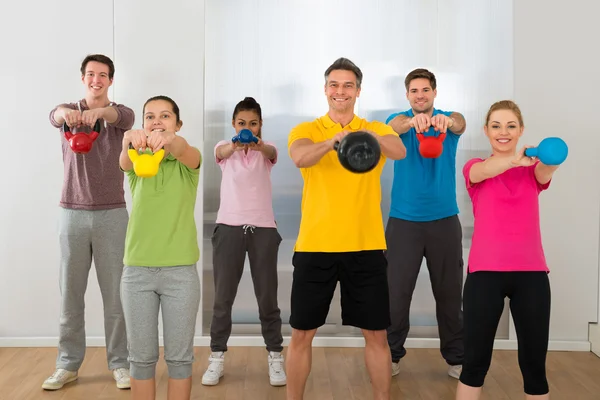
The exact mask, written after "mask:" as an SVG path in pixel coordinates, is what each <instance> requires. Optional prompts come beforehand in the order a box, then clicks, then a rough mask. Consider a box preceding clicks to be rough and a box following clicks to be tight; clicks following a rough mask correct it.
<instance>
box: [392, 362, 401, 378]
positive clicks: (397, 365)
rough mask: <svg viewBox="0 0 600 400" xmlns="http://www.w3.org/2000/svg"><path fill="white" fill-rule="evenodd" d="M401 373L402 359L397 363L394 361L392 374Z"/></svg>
mask: <svg viewBox="0 0 600 400" xmlns="http://www.w3.org/2000/svg"><path fill="white" fill-rule="evenodd" d="M399 373H400V361H398V362H397V363H395V362H392V376H396V375H398V374H399Z"/></svg>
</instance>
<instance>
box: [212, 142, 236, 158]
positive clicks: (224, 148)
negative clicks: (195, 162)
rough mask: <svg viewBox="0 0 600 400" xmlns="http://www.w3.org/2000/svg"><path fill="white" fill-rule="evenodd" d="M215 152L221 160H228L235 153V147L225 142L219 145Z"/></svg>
mask: <svg viewBox="0 0 600 400" xmlns="http://www.w3.org/2000/svg"><path fill="white" fill-rule="evenodd" d="M215 153H216V155H217V158H218V159H219V160H227V159H228V158H229V157H231V155H232V154H233V153H234V149H233V148H232V147H231V145H230V144H223V145H221V146H219V147H217V151H216V152H215Z"/></svg>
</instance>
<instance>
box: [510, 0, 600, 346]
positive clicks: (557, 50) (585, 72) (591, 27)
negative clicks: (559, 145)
mask: <svg viewBox="0 0 600 400" xmlns="http://www.w3.org/2000/svg"><path fill="white" fill-rule="evenodd" d="M514 3H515V5H514V7H515V13H514V16H515V25H514V32H515V33H514V37H515V59H514V60H515V100H516V101H517V103H518V104H519V105H520V106H521V108H522V111H523V113H524V118H525V126H526V128H525V134H524V136H523V139H522V140H523V142H526V143H530V144H537V143H538V142H539V141H540V140H541V139H543V138H544V137H547V136H560V137H562V138H563V139H564V140H565V141H566V142H567V144H568V145H569V158H568V159H567V161H566V162H565V164H564V165H563V166H561V168H560V169H559V170H558V172H557V173H556V175H555V179H554V180H553V182H552V183H551V186H550V189H549V190H548V191H547V192H546V193H544V194H543V195H542V196H541V226H542V236H543V244H544V249H545V251H546V256H547V260H548V263H549V267H550V269H551V273H550V280H551V285H552V286H551V287H552V316H551V329H550V338H551V340H555V341H586V340H588V323H590V322H596V321H598V317H599V315H598V311H599V306H600V305H599V303H598V282H599V281H598V243H599V232H598V230H599V221H600V214H599V211H600V208H599V204H600V179H598V171H600V158H599V157H598V151H599V150H600V132H598V127H597V126H596V124H595V122H594V121H595V120H597V115H598V98H597V94H598V90H600V80H599V71H600V57H599V56H598V52H597V51H596V50H595V49H596V48H597V43H595V42H596V40H597V38H599V37H600V28H599V25H598V23H597V21H596V16H597V15H598V13H599V12H600V6H599V5H598V3H597V2H590V1H586V0H573V1H570V2H569V3H568V6H566V4H565V3H564V2H549V1H544V0H530V1H526V2H523V1H515V2H514ZM499 62H502V61H501V60H499Z"/></svg>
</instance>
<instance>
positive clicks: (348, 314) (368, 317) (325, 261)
mask: <svg viewBox="0 0 600 400" xmlns="http://www.w3.org/2000/svg"><path fill="white" fill-rule="evenodd" d="M292 265H293V266H294V280H293V283H292V298H291V315H290V325H291V326H292V328H294V329H299V330H311V329H317V328H318V327H320V326H323V325H324V324H325V320H326V318H327V314H328V313H329V306H330V304H331V299H332V298H333V293H334V292H335V288H336V286H337V282H338V281H339V282H340V294H341V303H342V304H341V305H342V324H343V325H350V326H354V327H357V328H361V329H366V330H372V331H378V330H384V329H386V328H387V327H388V326H390V324H391V321H390V301H389V294H388V282H387V260H386V258H385V256H384V253H383V250H371V251H358V252H348V253H307V252H295V253H294V256H293V258H292Z"/></svg>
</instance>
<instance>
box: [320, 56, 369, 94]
mask: <svg viewBox="0 0 600 400" xmlns="http://www.w3.org/2000/svg"><path fill="white" fill-rule="evenodd" d="M338 69H341V70H344V71H352V72H354V75H356V87H357V88H360V85H361V84H362V78H363V74H362V71H361V70H360V68H358V67H357V66H356V64H354V63H353V62H352V61H350V60H348V59H347V58H344V57H340V58H338V59H337V60H335V61H334V62H333V64H331V65H330V66H329V68H327V69H326V70H325V82H327V78H329V74H330V73H331V71H335V70H338Z"/></svg>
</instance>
